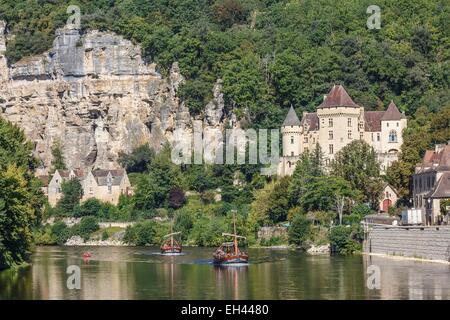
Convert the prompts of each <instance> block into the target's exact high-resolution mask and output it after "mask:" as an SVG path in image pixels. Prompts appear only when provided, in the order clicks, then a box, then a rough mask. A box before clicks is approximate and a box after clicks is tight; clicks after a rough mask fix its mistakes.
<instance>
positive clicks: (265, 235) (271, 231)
mask: <svg viewBox="0 0 450 320" xmlns="http://www.w3.org/2000/svg"><path fill="white" fill-rule="evenodd" d="M273 237H280V238H281V237H287V228H285V227H261V229H259V230H258V239H264V240H269V239H270V238H273Z"/></svg>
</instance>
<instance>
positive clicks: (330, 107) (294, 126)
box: [278, 85, 407, 176]
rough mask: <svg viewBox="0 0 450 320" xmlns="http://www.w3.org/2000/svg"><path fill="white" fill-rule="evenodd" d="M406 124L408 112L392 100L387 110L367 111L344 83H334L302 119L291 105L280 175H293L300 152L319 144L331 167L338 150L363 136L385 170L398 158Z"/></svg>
mask: <svg viewBox="0 0 450 320" xmlns="http://www.w3.org/2000/svg"><path fill="white" fill-rule="evenodd" d="M406 124H407V120H406V116H405V115H404V114H403V113H401V112H400V111H399V110H398V108H397V106H396V105H395V104H394V102H393V101H391V103H390V104H389V106H388V108H387V110H386V111H364V108H363V107H362V106H359V105H357V104H356V103H355V102H353V100H352V98H350V96H349V95H348V93H347V91H345V89H344V87H343V86H341V85H334V86H333V88H332V89H331V91H330V93H329V94H328V95H326V96H325V97H324V100H323V102H322V104H320V105H319V106H318V107H317V111H316V112H311V113H308V112H303V116H302V120H301V121H300V120H299V118H298V116H297V114H296V112H295V110H294V108H293V107H291V108H290V110H289V112H288V114H287V116H286V119H285V120H284V122H283V126H282V128H281V134H282V139H283V157H282V158H281V159H280V164H279V166H278V175H280V176H285V175H292V174H293V172H294V169H295V165H296V163H297V161H298V160H299V156H300V154H301V153H302V152H306V151H308V150H313V149H314V148H315V146H316V144H319V146H320V147H321V149H322V152H323V155H324V162H325V163H324V164H325V166H326V167H328V166H329V165H330V163H331V161H332V160H333V159H334V157H335V155H336V153H337V152H339V150H341V149H342V148H343V147H344V146H346V145H347V144H349V143H350V142H352V141H353V140H355V139H361V140H364V141H366V142H367V143H368V144H369V145H371V146H372V147H373V148H374V149H375V152H376V153H377V156H378V160H379V161H380V163H381V170H382V171H383V172H384V171H385V170H386V168H387V167H388V166H389V165H390V164H391V163H392V162H393V161H395V160H397V159H398V153H399V151H400V147H401V145H402V143H403V138H402V132H403V129H405V128H406Z"/></svg>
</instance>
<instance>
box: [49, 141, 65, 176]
mask: <svg viewBox="0 0 450 320" xmlns="http://www.w3.org/2000/svg"><path fill="white" fill-rule="evenodd" d="M65 169H67V166H66V160H65V159H64V153H63V151H62V147H61V142H60V141H59V140H58V141H55V142H54V143H53V146H52V164H51V169H50V173H54V172H55V171H56V170H65Z"/></svg>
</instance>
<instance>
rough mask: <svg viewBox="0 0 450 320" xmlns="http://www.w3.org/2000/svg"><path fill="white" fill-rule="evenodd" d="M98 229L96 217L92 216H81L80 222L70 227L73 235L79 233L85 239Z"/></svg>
mask: <svg viewBox="0 0 450 320" xmlns="http://www.w3.org/2000/svg"><path fill="white" fill-rule="evenodd" d="M99 229H100V226H99V225H98V222H97V219H96V218H95V217H92V216H88V217H83V218H82V219H81V221H80V223H79V224H78V225H76V226H74V227H73V228H72V234H73V235H79V236H80V237H82V238H83V239H85V240H87V239H89V237H90V236H91V235H92V234H93V233H94V232H95V231H97V230H99Z"/></svg>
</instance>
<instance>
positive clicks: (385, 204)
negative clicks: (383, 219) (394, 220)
mask: <svg viewBox="0 0 450 320" xmlns="http://www.w3.org/2000/svg"><path fill="white" fill-rule="evenodd" d="M397 201H398V193H397V190H395V189H394V187H393V186H391V185H390V184H389V183H385V184H384V186H383V192H382V194H381V200H380V205H379V210H380V212H385V213H388V212H389V208H390V207H395V205H396V204H397Z"/></svg>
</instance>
